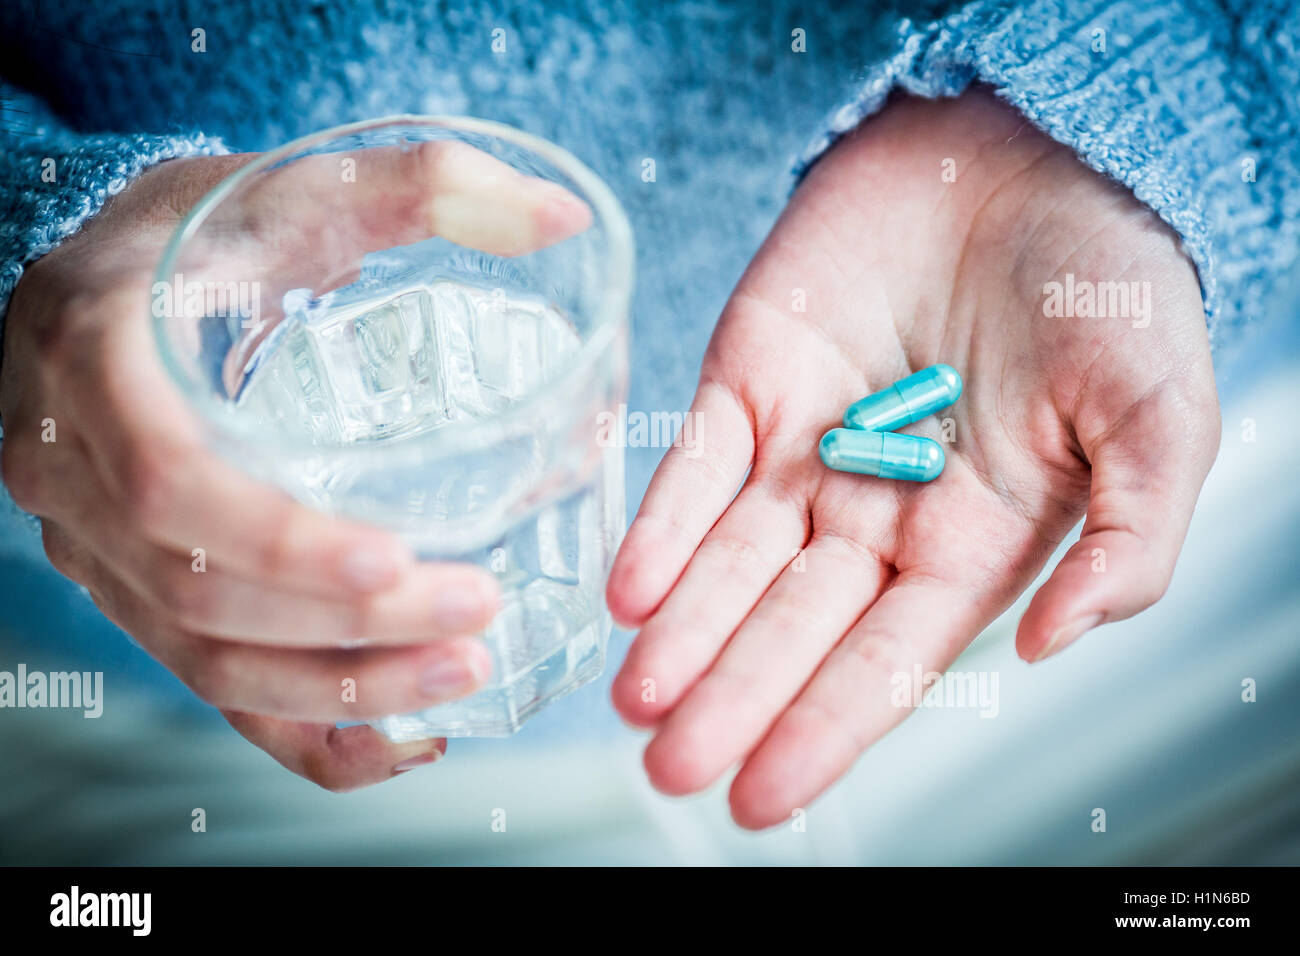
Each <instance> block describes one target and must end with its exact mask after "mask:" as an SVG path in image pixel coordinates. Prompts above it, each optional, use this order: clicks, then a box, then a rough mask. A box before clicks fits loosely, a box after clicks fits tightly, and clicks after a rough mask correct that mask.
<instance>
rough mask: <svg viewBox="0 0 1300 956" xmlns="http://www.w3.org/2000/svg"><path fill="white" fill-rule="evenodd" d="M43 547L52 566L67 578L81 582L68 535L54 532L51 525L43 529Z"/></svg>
mask: <svg viewBox="0 0 1300 956" xmlns="http://www.w3.org/2000/svg"><path fill="white" fill-rule="evenodd" d="M41 545H42V546H43V547H44V549H45V557H46V559H47V560H48V561H49V562H50V566H51V567H53V568H54V570H55V571H58V572H59V573H60V574H61V575H63V576H64V577H65V578H69V579H71V580H73V581H78V582H80V578H79V577H78V565H77V562H76V560H75V550H74V549H73V547H72V544H71V542H70V541H69V540H68V538H67V536H66V535H63V534H59V533H57V532H55V531H52V530H51V528H50V526H49V525H46V526H45V527H43V528H42V529H41Z"/></svg>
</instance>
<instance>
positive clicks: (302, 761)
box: [222, 710, 447, 793]
mask: <svg viewBox="0 0 1300 956" xmlns="http://www.w3.org/2000/svg"><path fill="white" fill-rule="evenodd" d="M222 716H223V717H225V718H226V720H228V721H229V722H230V726H231V727H233V728H235V730H237V731H239V733H240V735H241V736H242V737H243V738H244V739H245V740H247V741H249V742H250V743H251V744H253V745H254V746H255V747H259V748H260V749H262V750H265V751H266V752H267V753H268V754H270V755H271V756H272V757H274V758H275V759H276V761H277V762H279V763H280V765H281V766H283V767H285V768H286V769H288V770H290V771H292V772H293V773H296V774H297V775H298V776H300V777H305V778H306V779H308V780H310V781H311V782H312V783H314V784H317V785H318V786H321V787H324V788H325V789H326V790H332V791H334V792H335V793H344V792H346V791H348V790H356V789H358V788H360V787H367V786H370V785H371V784H375V783H381V782H382V781H384V780H388V779H390V778H391V777H395V776H397V775H398V774H401V773H405V772H406V771H407V770H414V769H415V768H416V767H419V766H423V765H426V764H431V763H434V762H436V761H438V760H440V759H441V758H442V757H443V756H445V755H446V753H447V741H446V739H444V738H437V739H434V740H417V741H413V742H411V743H404V744H397V743H393V742H392V741H391V740H389V739H388V738H387V737H385V736H384V735H383V734H381V733H379V732H378V731H377V730H375V729H374V728H373V727H363V726H357V727H343V728H339V727H334V726H332V725H330V724H311V723H303V722H300V721H290V720H278V719H276V718H274V717H262V716H259V715H257V714H245V713H240V712H239V711H233V710H227V711H222Z"/></svg>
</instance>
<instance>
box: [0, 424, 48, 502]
mask: <svg viewBox="0 0 1300 956" xmlns="http://www.w3.org/2000/svg"><path fill="white" fill-rule="evenodd" d="M38 452H39V448H38V447H37V446H36V445H33V444H30V443H27V442H21V441H17V440H15V439H13V438H8V439H6V440H5V441H4V442H0V478H2V479H3V481H4V485H5V488H7V489H8V491H9V497H11V498H13V500H14V504H16V505H17V506H18V507H19V508H21V509H22V510H23V511H27V512H31V513H33V514H35V513H37V512H39V511H40V510H41V508H42V505H43V504H44V500H45V495H44V484H45V483H44V481H43V476H42V475H41V469H40V467H39V466H38V464H37V457H38Z"/></svg>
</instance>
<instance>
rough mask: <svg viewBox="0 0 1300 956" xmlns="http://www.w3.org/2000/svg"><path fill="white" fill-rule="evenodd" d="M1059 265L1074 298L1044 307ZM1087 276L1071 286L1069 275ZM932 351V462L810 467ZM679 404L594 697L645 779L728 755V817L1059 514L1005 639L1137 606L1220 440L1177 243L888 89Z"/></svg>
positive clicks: (970, 98)
mask: <svg viewBox="0 0 1300 956" xmlns="http://www.w3.org/2000/svg"><path fill="white" fill-rule="evenodd" d="M945 173H947V175H944V174H945ZM954 173H955V179H954V177H953V174H954ZM1067 276H1068V277H1069V278H1068V279H1067ZM1053 282H1059V283H1062V286H1063V288H1065V289H1067V290H1069V293H1070V297H1071V302H1072V304H1074V305H1077V306H1079V308H1078V309H1073V308H1072V309H1071V311H1070V312H1069V313H1067V315H1061V314H1060V313H1059V310H1057V309H1055V305H1056V303H1052V302H1049V296H1046V295H1045V287H1049V283H1053ZM1067 282H1068V285H1067V284H1066V283H1067ZM1112 283H1126V284H1129V285H1127V286H1126V288H1128V289H1131V290H1133V292H1134V293H1135V294H1134V295H1133V296H1132V297H1131V298H1130V300H1129V301H1128V302H1127V303H1124V302H1123V301H1122V300H1117V299H1115V298H1114V294H1115V290H1117V289H1118V286H1114V285H1104V284H1112ZM1134 283H1136V285H1133V284H1134ZM1143 283H1146V284H1147V285H1143ZM1090 284H1096V285H1097V287H1098V288H1100V289H1101V290H1103V291H1102V295H1101V297H1100V298H1098V299H1096V300H1094V302H1093V305H1092V306H1091V307H1089V305H1088V302H1087V300H1086V299H1080V300H1078V301H1077V302H1076V301H1075V297H1074V296H1075V290H1080V289H1086V288H1088V287H1089V285H1090ZM1106 290H1110V292H1111V296H1112V297H1111V299H1110V301H1109V302H1107V300H1106V294H1107V293H1106ZM1144 290H1149V295H1147V296H1146V297H1145V298H1144ZM1045 305H1046V307H1045ZM1117 305H1118V306H1119V308H1118V309H1117V308H1116V306H1117ZM1116 311H1119V312H1121V313H1122V314H1119V315H1116V314H1114V313H1115V312H1116ZM1080 312H1082V313H1085V314H1082V315H1080V314H1078V313H1080ZM935 362H946V363H948V364H950V365H952V366H954V367H955V368H957V369H958V370H959V371H960V372H961V373H962V375H963V377H964V379H965V383H966V389H965V393H964V395H963V396H962V398H961V399H960V400H959V401H958V403H957V404H956V405H954V406H953V407H952V408H950V409H947V410H945V411H943V412H941V413H940V418H939V419H929V420H925V421H922V422H919V423H917V424H916V425H914V426H911V427H910V428H909V429H908V431H909V432H913V433H917V434H926V435H929V436H930V437H933V438H936V439H941V440H943V441H945V442H946V444H945V446H944V447H945V451H946V453H947V465H946V468H945V470H944V472H943V474H942V475H941V476H940V477H939V478H938V479H936V480H935V481H934V482H931V483H929V484H924V485H917V484H909V483H904V482H890V481H883V480H880V479H876V478H869V477H862V476H858V475H851V474H843V473H838V472H832V471H829V470H828V469H826V468H825V467H824V466H823V465H822V464H821V462H820V460H819V458H818V455H817V443H818V440H819V439H820V437H821V435H822V434H823V433H824V432H825V431H826V430H827V429H828V428H831V427H834V426H836V425H838V424H839V423H840V418H841V416H842V415H843V411H844V409H845V407H847V406H848V405H849V404H850V403H852V402H853V401H855V400H857V399H859V398H861V397H863V396H864V395H866V394H868V393H869V392H873V391H876V390H878V389H880V388H883V387H885V386H887V385H889V384H890V383H891V382H893V381H895V380H896V379H899V378H901V377H903V376H904V375H906V374H908V373H909V372H911V371H914V370H916V369H919V368H923V367H925V366H927V365H930V364H932V363H935ZM692 412H693V414H694V416H695V421H694V423H693V425H694V437H695V443H694V444H693V445H688V446H685V447H681V448H674V449H673V450H672V451H670V452H669V454H668V455H667V456H666V457H665V459H664V461H663V463H662V464H661V466H660V468H659V471H658V472H657V474H656V476H655V479H654V481H653V483H652V485H651V488H650V490H649V492H648V493H647V495H646V498H645V501H644V503H643V504H642V507H641V510H640V512H639V514H638V516H637V519H636V521H635V522H634V524H633V526H632V528H631V529H630V530H629V533H628V536H627V539H626V541H625V543H624V545H623V548H622V550H621V552H620V554H619V557H618V559H617V561H616V563H615V567H614V570H613V573H612V575H611V579H610V584H609V591H608V597H609V603H610V607H611V608H612V610H613V612H614V615H615V617H616V619H618V620H619V621H620V623H623V624H625V625H627V626H639V627H640V629H641V630H640V634H639V635H638V637H637V640H636V642H635V643H634V645H633V647H632V649H631V651H630V653H629V654H628V657H627V660H626V662H625V664H624V666H623V669H622V671H621V673H620V674H619V676H618V679H617V681H616V683H615V686H614V700H615V704H616V706H617V707H618V709H619V711H620V712H621V713H622V714H623V715H624V717H625V718H626V719H628V720H629V721H631V722H633V723H635V724H638V725H642V726H648V727H654V728H655V736H654V739H653V740H652V741H651V743H650V745H649V747H648V749H647V751H646V766H647V769H648V771H649V774H650V777H651V780H652V782H653V783H654V784H655V785H656V786H657V787H659V788H660V789H661V790H664V791H665V792H669V793H688V792H693V791H696V790H700V789H703V788H705V787H707V786H709V785H710V784H712V783H713V782H714V781H715V780H717V779H718V778H719V777H721V776H722V775H723V774H724V773H725V772H726V771H728V770H729V769H730V768H731V767H733V766H735V765H736V764H738V763H739V764H742V765H743V766H742V767H741V770H740V773H739V774H738V776H737V777H736V779H735V781H734V783H733V785H732V790H731V804H732V812H733V815H734V816H735V818H736V820H737V821H738V822H740V823H741V824H742V825H745V826H749V827H764V826H770V825H772V824H775V823H777V822H780V821H781V820H783V819H788V817H789V814H790V813H791V811H792V810H794V809H796V808H800V807H803V806H805V805H806V804H807V802H808V801H810V800H812V799H813V798H814V797H815V796H817V795H818V794H819V793H820V792H821V791H822V790H824V789H825V788H826V787H827V786H829V785H830V784H831V783H832V782H833V781H834V780H835V779H836V778H838V777H839V776H840V775H841V774H843V773H844V772H845V771H846V770H847V769H848V767H849V766H850V765H851V764H852V762H853V761H854V759H855V758H856V757H857V756H858V755H859V754H860V753H861V752H862V751H863V750H864V749H865V748H866V747H867V746H869V745H870V744H871V743H872V742H874V741H875V740H876V739H878V738H879V737H880V736H882V735H883V734H884V733H885V732H887V731H888V730H889V729H890V728H891V727H893V726H894V725H896V724H897V723H898V722H899V721H900V720H902V718H903V717H904V716H906V714H907V713H908V712H909V710H910V707H905V706H899V705H898V704H897V702H896V700H895V696H894V695H893V694H892V693H891V691H892V688H893V683H892V682H891V679H892V678H893V676H894V675H895V674H898V673H903V674H909V675H910V674H911V673H913V670H914V668H915V667H916V666H918V665H919V667H920V668H921V671H922V672H923V673H929V672H942V671H943V670H945V669H946V668H947V667H948V666H949V665H950V664H951V663H952V661H953V660H954V659H955V658H956V656H957V655H958V654H959V653H960V652H961V651H962V650H963V649H964V648H965V647H966V646H967V645H968V644H969V643H970V641H971V640H972V639H973V638H974V637H975V636H976V635H977V634H978V633H979V632H980V630H981V629H982V628H984V627H985V626H986V625H987V624H988V623H989V622H990V621H991V620H993V618H995V617H996V616H997V615H998V614H999V613H1001V612H1002V611H1003V610H1005V609H1006V608H1007V607H1008V606H1009V605H1010V604H1011V603H1012V602H1013V601H1014V600H1015V599H1016V597H1017V596H1018V595H1019V594H1020V593H1021V592H1022V591H1023V590H1024V589H1025V588H1026V587H1028V585H1029V584H1030V583H1031V582H1032V580H1033V579H1034V577H1035V576H1036V574H1037V573H1038V571H1039V570H1040V569H1041V568H1042V566H1043V564H1044V563H1045V562H1046V560H1047V558H1048V557H1049V556H1050V555H1051V553H1052V552H1053V550H1054V549H1055V548H1056V546H1057V545H1058V544H1059V543H1060V541H1061V540H1062V539H1063V538H1064V537H1065V535H1066V534H1067V533H1068V532H1069V530H1070V529H1071V528H1072V527H1073V526H1074V525H1075V524H1076V523H1077V521H1078V520H1079V518H1080V517H1081V516H1082V515H1083V514H1084V512H1085V510H1086V512H1087V521H1086V523H1085V525H1084V530H1083V536H1082V538H1081V540H1080V541H1079V543H1078V544H1077V545H1075V546H1074V547H1073V548H1072V549H1071V550H1070V552H1069V553H1068V555H1067V556H1066V558H1065V559H1064V560H1063V561H1062V562H1061V564H1060V565H1059V566H1058V567H1057V568H1056V570H1055V572H1054V574H1053V575H1052V577H1051V579H1050V581H1049V582H1048V583H1047V584H1046V585H1045V586H1044V587H1043V588H1042V589H1041V590H1040V591H1039V592H1038V594H1037V595H1036V596H1035V598H1034V600H1033V602H1032V604H1031V606H1030V608H1029V610H1028V612H1027V613H1026V614H1025V617H1024V619H1023V620H1022V621H1021V624H1020V631H1019V635H1018V638H1017V646H1018V649H1019V652H1020V654H1021V656H1022V657H1024V658H1026V659H1027V660H1031V661H1032V660H1037V659H1039V658H1041V657H1044V656H1047V655H1048V654H1050V653H1054V652H1056V651H1058V650H1060V649H1061V648H1062V647H1064V646H1066V645H1067V644H1069V643H1070V642H1071V641H1073V640H1074V639H1075V638H1077V637H1078V636H1079V635H1080V634H1082V633H1083V632H1084V631H1086V630H1088V629H1090V628H1092V627H1095V626H1096V625H1098V624H1100V623H1104V622H1106V621H1115V620H1119V619H1122V618H1125V617H1128V616H1130V615H1132V614H1135V613H1137V612H1138V611H1140V610H1142V609H1143V608H1145V607H1147V606H1149V605H1150V604H1151V603H1153V602H1154V601H1156V600H1157V599H1158V598H1159V597H1160V595H1161V594H1162V593H1163V592H1164V589H1165V587H1166V585H1167V583H1168V580H1169V576H1170V574H1171V573H1172V570H1173V566H1174V563H1175V560H1176V558H1177V554H1178V551H1179V548H1180V547H1181V544H1182V540H1183V536H1184V533H1185V531H1186V528H1187V523H1188V521H1189V519H1190V517H1191V513H1192V509H1193V507H1194V505H1195V501H1196V496H1197V494H1198V492H1199V489H1200V486H1201V482H1202V480H1203V479H1204V477H1205V474H1206V472H1207V471H1208V469H1209V467H1210V464H1211V463H1212V461H1213V459H1214V455H1215V452H1216V450H1217V447H1218V436H1219V413H1218V407H1217V401H1216V397H1215V391H1214V381H1213V372H1212V368H1211V363H1210V352H1209V346H1208V341H1207V335H1206V331H1205V320H1204V313H1203V311H1202V307H1201V299H1200V294H1199V290H1198V286H1197V282H1196V277H1195V273H1194V271H1193V269H1192V266H1191V265H1190V264H1189V262H1188V261H1187V260H1186V258H1185V257H1184V256H1183V254H1182V253H1181V250H1180V249H1179V247H1178V243H1177V239H1176V237H1175V236H1174V235H1173V234H1172V233H1171V232H1170V231H1169V230H1168V229H1167V228H1166V227H1165V226H1164V225H1163V224H1161V223H1160V222H1159V220H1158V219H1156V218H1155V217H1154V216H1153V215H1152V214H1151V213H1150V212H1149V211H1148V210H1147V209H1146V208H1145V207H1144V206H1142V205H1140V204H1139V203H1138V202H1137V201H1136V200H1135V199H1133V197H1132V196H1131V195H1130V194H1129V193H1128V192H1127V191H1125V190H1123V189H1122V188H1120V187H1118V186H1117V185H1115V184H1113V183H1110V182H1108V181H1107V180H1105V179H1104V178H1102V177H1101V176H1099V175H1097V174H1096V173H1094V172H1092V171H1090V170H1089V169H1087V168H1086V167H1085V166H1083V165H1082V164H1081V163H1080V162H1079V161H1078V160H1077V159H1076V158H1075V157H1074V155H1073V154H1072V153H1071V152H1069V151H1068V150H1067V149H1065V148H1064V147H1061V146H1059V145H1058V144H1056V143H1054V142H1053V141H1051V140H1050V139H1048V138H1046V137H1045V136H1043V135H1042V134H1040V133H1038V132H1037V131H1035V130H1034V129H1033V128H1032V127H1030V126H1028V124H1026V123H1025V121H1024V120H1023V118H1021V117H1020V116H1019V115H1018V114H1016V113H1015V112H1014V111H1012V110H1010V109H1009V108H1007V107H1006V106H1005V105H1003V104H1001V103H999V102H998V101H996V100H995V99H994V98H993V97H992V96H990V95H989V94H987V93H985V92H982V91H972V92H970V93H968V94H966V95H964V96H963V97H961V98H960V99H957V100H952V101H945V102H924V101H918V100H900V101H897V102H895V103H893V104H891V105H890V106H889V107H888V108H887V109H886V110H885V111H884V112H883V113H882V114H881V115H880V116H878V117H876V118H874V119H872V120H871V121H870V122H868V123H866V124H865V125H864V126H863V127H862V128H860V129H859V130H858V131H856V132H855V133H854V134H853V135H851V136H849V137H847V138H846V139H845V140H843V141H841V142H840V143H839V144H837V145H836V146H835V147H834V148H833V149H832V150H831V151H830V152H829V153H828V154H827V155H826V156H825V157H824V158H823V159H822V161H821V162H820V163H819V164H818V165H817V166H816V167H814V169H813V170H812V171H811V172H810V174H809V175H808V177H807V178H806V179H805V181H804V183H803V184H802V185H801V186H800V188H799V190H798V191H797V193H796V194H795V196H794V198H793V199H792V201H791V203H790V205H789V207H788V208H787V210H786V211H785V213H784V215H783V216H782V217H781V220H780V221H779V222H778V223H777V225H776V227H775V228H774V229H773V231H772V233H771V235H770V236H769V237H768V239H767V241H766V242H765V243H764V245H763V247H762V249H761V250H760V251H759V253H758V255H757V256H756V258H755V259H754V261H753V263H752V264H751V265H750V267H749V269H748V270H747V271H746V273H745V275H744V277H743V278H742V279H741V281H740V284H739V285H738V287H737V289H736V290H735V292H734V293H733V296H732V299H731V301H730V303H729V304H728V306H727V308H726V310H725V312H724V314H723V316H722V318H721V320H720V321H719V323H718V327H717V330H716V332H715V334H714V337H713V341H712V343H711V345H710V347H709V351H708V354H707V355H706V357H705V360H704V366H703V370H702V374H701V379H700V387H699V390H698V392H697V394H696V398H695V402H694V405H693V408H692ZM737 488H739V492H737ZM910 703H911V704H913V705H914V704H916V703H919V701H911V702H910Z"/></svg>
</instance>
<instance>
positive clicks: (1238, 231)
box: [795, 0, 1300, 342]
mask: <svg viewBox="0 0 1300 956" xmlns="http://www.w3.org/2000/svg"><path fill="white" fill-rule="evenodd" d="M975 82H982V83H986V84H988V85H990V86H992V87H993V88H994V89H995V90H996V92H997V95H999V96H1000V97H1002V98H1003V99H1005V100H1006V101H1007V102H1009V103H1011V104H1012V105H1013V106H1015V107H1016V108H1017V109H1019V110H1020V112H1022V113H1023V114H1024V115H1025V116H1026V117H1027V118H1028V119H1029V120H1030V121H1031V122H1032V123H1034V124H1035V125H1036V126H1038V127H1039V128H1040V129H1042V130H1043V131H1044V132H1045V133H1047V134H1048V135H1049V136H1051V137H1053V138H1054V139H1056V140H1057V141H1059V142H1061V143H1063V144H1065V145H1067V146H1069V147H1071V148H1072V149H1074V150H1075V152H1077V153H1078V155H1079V157H1080V158H1081V159H1082V160H1083V161H1084V162H1085V163H1087V164H1088V165H1089V166H1090V167H1092V168H1093V169H1095V170H1097V171H1098V172H1101V173H1104V174H1106V175H1108V176H1110V177H1112V178H1114V179H1116V180H1118V181H1119V182H1121V183H1123V184H1124V185H1126V186H1127V187H1129V189H1131V190H1132V191H1133V193H1134V195H1136V196H1137V198H1138V199H1139V200H1141V201H1142V202H1144V203H1146V204H1147V205H1148V206H1150V207H1151V208H1152V209H1153V210H1155V212H1156V213H1157V214H1158V215H1159V216H1160V217H1161V218H1162V219H1164V221H1165V222H1167V223H1168V224H1169V225H1170V226H1171V227H1173V229H1174V230H1175V231H1176V232H1177V233H1178V234H1179V235H1180V236H1181V237H1182V239H1183V244H1184V247H1185V248H1186V250H1187V253H1188V255H1189V256H1190V257H1191V258H1192V261H1193V262H1194V263H1195V265H1196V267H1197V271H1198V274H1199V278H1200V282H1201V291H1202V295H1203V297H1204V301H1205V308H1206V313H1207V315H1208V316H1209V321H1210V334H1211V340H1212V341H1215V342H1219V341H1222V340H1223V339H1224V338H1226V337H1228V336H1230V334H1231V332H1232V331H1233V330H1235V329H1236V328H1238V327H1240V326H1241V325H1243V324H1244V323H1246V322H1248V321H1250V320H1251V319H1252V318H1254V317H1256V316H1258V315H1259V314H1260V313H1261V312H1262V311H1263V310H1264V309H1265V308H1266V307H1267V306H1268V304H1269V302H1268V298H1269V296H1270V295H1271V294H1272V291H1273V290H1274V289H1275V288H1277V284H1278V280H1279V278H1281V276H1282V274H1283V273H1284V272H1286V271H1287V270H1289V269H1290V268H1292V267H1293V266H1294V264H1295V262H1296V260H1297V256H1298V255H1300V133H1298V130H1300V5H1296V4H1294V3H1293V2H1292V0H1030V2H1027V3H1013V2H1010V0H974V2H972V3H969V4H967V5H965V6H963V7H961V8H960V9H958V10H957V11H956V12H954V13H952V14H951V15H950V16H948V17H946V18H944V19H942V20H938V21H936V22H933V23H928V24H925V25H917V24H914V23H912V22H910V21H906V20H904V21H902V22H901V23H900V24H899V26H898V37H897V43H896V46H895V48H894V52H893V53H892V54H891V55H889V56H888V57H887V58H886V59H884V60H883V61H881V62H879V63H876V64H874V65H871V66H870V67H868V68H867V70H866V73H865V76H863V77H862V78H861V80H860V82H858V83H857V84H856V92H855V94H854V95H853V96H852V98H851V99H849V101H848V102H846V103H845V104H844V105H843V106H841V107H840V108H839V109H837V110H836V111H835V112H834V113H833V114H832V115H831V116H830V117H829V118H828V119H827V120H826V121H825V123H824V124H823V127H822V129H821V131H820V132H819V133H818V135H817V136H816V137H815V139H814V140H813V141H812V142H811V143H810V144H809V146H808V148H807V149H806V150H805V151H804V153H803V155H802V156H801V157H800V159H799V161H798V163H797V165H796V169H795V172H796V175H798V176H802V174H803V173H804V172H805V171H806V170H807V169H808V168H809V167H810V166H811V165H812V164H813V163H814V162H815V161H816V160H817V158H818V157H819V156H820V155H821V154H822V153H823V152H825V151H826V149H828V148H829V147H830V146H831V145H832V144H833V143H834V142H835V140H836V139H837V138H839V137H840V136H842V135H843V134H844V133H846V132H848V131H849V130H851V129H853V128H854V127H855V126H856V125H857V124H858V123H860V122H861V121H862V120H863V119H865V118H866V117H868V116H870V115H871V114H873V113H875V112H876V111H877V110H879V109H880V108H881V107H882V106H883V105H884V104H885V101H886V99H887V98H888V96H889V94H890V93H891V92H893V91H894V90H896V89H897V90H903V91H906V92H908V93H911V94H914V95H918V96H923V97H928V98H936V97H951V96H957V95H959V94H960V93H961V92H962V91H963V90H965V89H966V87H968V86H969V85H970V84H972V83H975Z"/></svg>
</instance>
